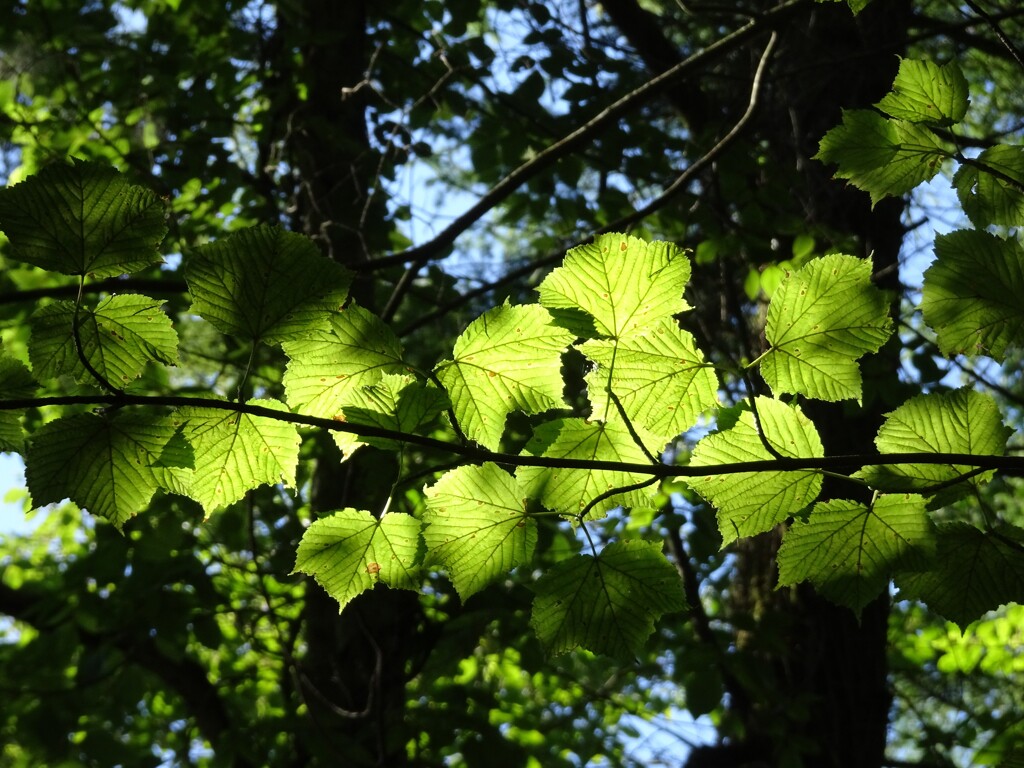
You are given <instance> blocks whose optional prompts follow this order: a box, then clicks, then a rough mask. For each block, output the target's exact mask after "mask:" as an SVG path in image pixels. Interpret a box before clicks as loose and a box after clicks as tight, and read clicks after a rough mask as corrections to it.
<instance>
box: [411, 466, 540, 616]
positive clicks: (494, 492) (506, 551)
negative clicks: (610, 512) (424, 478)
mask: <svg viewBox="0 0 1024 768" xmlns="http://www.w3.org/2000/svg"><path fill="white" fill-rule="evenodd" d="M426 495H427V509H426V511H424V513H423V522H424V523H426V525H427V527H426V530H425V531H424V532H423V537H424V539H425V540H426V543H427V549H428V551H429V558H430V559H431V560H434V561H436V562H439V563H440V564H441V565H442V566H444V568H445V570H446V571H447V572H448V576H449V578H451V580H452V584H454V585H455V589H456V591H457V592H458V593H459V597H461V598H462V599H463V600H465V599H467V598H468V597H470V596H471V595H474V594H476V593H477V592H479V591H480V590H481V589H483V588H484V587H486V586H487V585H488V584H490V583H491V582H492V581H494V580H495V579H499V578H501V577H502V576H505V575H506V574H508V572H509V571H511V570H512V569H513V568H515V567H516V566H517V565H523V564H524V563H528V562H530V558H531V557H533V549H534V547H535V546H536V544H537V523H536V521H534V520H533V519H531V518H530V517H529V515H527V514H526V503H525V497H524V494H523V492H522V491H521V490H520V489H519V488H518V487H517V486H516V481H515V478H513V477H512V475H510V474H508V473H507V472H505V471H504V470H502V469H501V468H499V467H498V465H497V464H491V463H486V464H483V465H482V466H479V467H474V466H465V467H459V468H458V469H455V470H452V471H451V472H447V473H445V474H444V475H443V476H442V477H441V479H440V480H438V481H437V483H435V484H434V485H433V486H431V487H430V488H427V490H426Z"/></svg>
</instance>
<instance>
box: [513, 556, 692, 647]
mask: <svg viewBox="0 0 1024 768" xmlns="http://www.w3.org/2000/svg"><path fill="white" fill-rule="evenodd" d="M534 590H535V592H536V595H537V596H536V598H534V602H533V614H532V616H531V618H530V624H531V625H532V626H533V628H534V630H535V631H536V632H537V636H538V637H539V638H540V641H541V644H542V645H543V646H544V649H545V650H546V651H547V652H548V653H551V654H559V653H567V652H569V651H572V650H576V649H577V648H585V649H587V650H590V651H593V652H594V653H602V654H605V655H608V656H612V657H616V658H621V659H628V658H631V657H633V656H635V655H636V654H638V653H639V652H640V649H641V648H642V646H643V644H644V643H645V642H646V641H647V638H649V637H650V636H651V633H652V632H653V631H654V622H655V621H657V620H658V618H660V617H661V616H662V614H665V613H669V612H671V611H680V610H682V609H683V608H685V607H686V599H685V598H684V597H683V589H682V580H681V578H680V577H679V573H678V572H677V571H676V569H675V568H673V567H672V565H671V564H670V563H669V562H668V560H666V559H665V556H664V555H663V554H662V553H661V543H660V542H653V541H617V542H614V543H612V544H609V545H608V546H607V547H605V548H604V549H603V550H601V552H600V553H599V554H597V555H594V556H591V555H576V556H575V557H572V558H569V559H568V560H563V561H562V562H560V563H558V564H557V565H555V567H554V568H552V569H551V570H550V571H548V572H547V573H546V574H545V575H544V576H543V577H542V578H541V579H540V581H538V582H537V585H536V586H535V587H534Z"/></svg>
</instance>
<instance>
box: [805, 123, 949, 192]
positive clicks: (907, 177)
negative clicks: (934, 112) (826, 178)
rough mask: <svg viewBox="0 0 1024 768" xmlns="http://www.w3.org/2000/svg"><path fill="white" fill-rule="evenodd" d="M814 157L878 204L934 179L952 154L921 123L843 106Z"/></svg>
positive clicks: (837, 176) (839, 177)
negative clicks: (838, 121) (833, 167)
mask: <svg viewBox="0 0 1024 768" xmlns="http://www.w3.org/2000/svg"><path fill="white" fill-rule="evenodd" d="M814 157H815V159H817V160H821V161H822V162H823V163H836V164H837V165H838V166H839V170H838V171H836V178H838V179H849V180H850V183H851V184H853V185H854V186H855V187H857V188H858V189H862V190H864V191H865V192H868V193H869V194H870V195H871V204H872V205H876V204H877V203H878V201H879V200H881V199H882V198H883V197H886V196H896V195H902V194H904V193H906V192H909V191H910V190H912V189H913V188H914V187H916V186H917V185H918V184H921V183H922V182H925V181H928V180H929V179H931V178H932V177H934V176H935V174H937V173H938V172H939V170H940V169H941V166H942V162H943V160H946V159H949V158H950V157H952V154H951V153H950V151H949V150H948V149H947V148H946V147H945V146H944V145H943V144H942V142H941V141H939V139H937V138H936V137H935V135H934V134H932V133H931V132H930V131H929V130H928V129H927V128H925V127H923V126H919V125H915V124H914V123H909V122H906V121H904V120H888V119H886V118H884V117H882V116H881V115H879V114H878V113H877V112H871V111H870V110H864V109H853V110H843V122H842V124H841V125H838V126H836V127H835V128H833V129H832V130H831V131H829V132H828V133H826V134H825V136H824V138H823V139H822V140H821V144H820V145H819V149H818V154H817V155H815V156H814Z"/></svg>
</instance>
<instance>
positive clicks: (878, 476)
mask: <svg viewBox="0 0 1024 768" xmlns="http://www.w3.org/2000/svg"><path fill="white" fill-rule="evenodd" d="M1010 433H1011V430H1010V429H1009V428H1008V427H1006V426H1004V425H1003V421H1002V414H1001V413H1000V411H999V406H998V405H997V404H996V402H995V400H994V399H992V397H991V396H990V395H987V394H984V393H982V392H977V391H975V390H972V389H967V388H964V389H958V390H956V391H954V392H935V393H931V394H925V395H918V396H916V397H913V398H911V399H910V400H908V401H907V402H905V403H904V404H903V405H901V406H900V407H899V408H897V409H896V410H895V411H893V412H892V413H889V414H887V415H886V419H885V423H884V424H882V426H881V428H880V429H879V430H878V436H877V437H876V438H875V445H876V446H877V447H878V452H879V453H881V454H883V455H884V454H886V453H976V454H989V455H1002V454H1003V453H1004V452H1005V450H1006V441H1007V439H1008V438H1009V436H1010ZM972 469H973V467H971V466H969V465H956V464H892V465H878V466H867V467H864V468H863V469H862V470H861V471H859V472H857V473H856V477H861V478H863V479H865V480H867V482H868V483H869V484H870V485H871V487H872V488H877V489H879V490H883V491H903V492H915V491H917V492H921V493H927V492H928V489H929V488H931V487H933V486H936V485H939V484H940V483H949V482H950V481H953V480H956V479H957V478H959V477H962V476H963V475H964V474H966V473H967V472H970V471H971V470H972ZM992 474H993V470H989V471H987V472H983V473H981V474H979V475H977V476H974V477H971V478H970V479H968V480H965V481H964V482H962V483H958V484H956V485H952V486H950V487H947V488H945V489H943V490H942V491H940V492H939V493H938V494H937V495H936V496H935V498H934V501H933V502H931V504H930V506H933V507H939V506H944V505H946V504H948V503H949V502H951V501H953V500H955V499H957V498H960V497H961V496H963V495H965V494H966V493H968V492H969V491H970V490H971V488H972V487H975V486H978V485H980V484H982V483H983V482H985V481H986V480H988V479H989V478H990V477H992Z"/></svg>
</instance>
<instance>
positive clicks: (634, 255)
mask: <svg viewBox="0 0 1024 768" xmlns="http://www.w3.org/2000/svg"><path fill="white" fill-rule="evenodd" d="M689 279H690V261H689V259H688V258H687V257H686V253H685V252H684V251H683V250H682V249H681V248H679V247H678V246H676V245H674V244H672V243H662V242H653V243H648V242H645V241H643V240H639V239H637V238H635V237H629V236H628V235H618V234H609V235H598V236H597V237H596V238H595V239H594V242H593V243H592V244H589V245H580V246H577V247H576V248H573V249H572V250H570V251H569V252H568V253H567V254H566V255H565V262H564V264H563V266H561V267H559V268H558V269H556V270H554V271H553V272H552V273H551V274H550V275H548V276H547V277H546V278H545V279H544V282H542V283H541V284H540V287H539V288H538V289H537V290H538V291H539V292H540V303H541V304H543V305H544V306H545V307H547V308H548V309H550V310H570V311H572V310H583V311H584V312H585V313H587V315H588V316H589V317H590V318H592V320H593V325H594V329H595V330H596V332H597V333H598V334H599V335H601V336H608V337H613V338H621V337H623V336H626V335H629V334H635V333H639V332H641V331H643V330H644V329H646V328H649V327H651V326H652V325H655V324H657V323H660V322H661V321H662V320H664V319H665V318H668V317H671V316H672V315H676V314H678V313H680V312H683V311H685V310H687V309H689V305H688V304H687V303H686V302H685V301H684V300H683V289H684V288H685V287H686V283H687V281H688V280H689Z"/></svg>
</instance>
